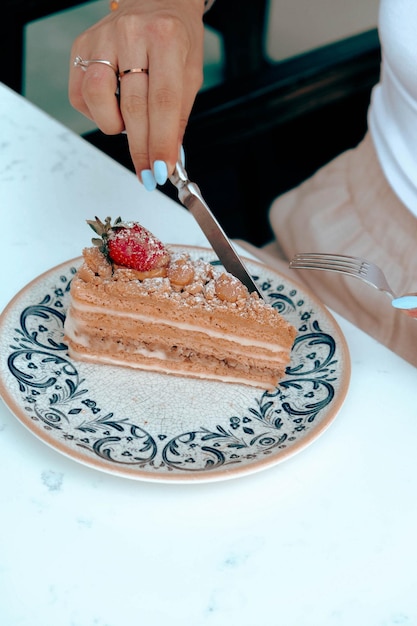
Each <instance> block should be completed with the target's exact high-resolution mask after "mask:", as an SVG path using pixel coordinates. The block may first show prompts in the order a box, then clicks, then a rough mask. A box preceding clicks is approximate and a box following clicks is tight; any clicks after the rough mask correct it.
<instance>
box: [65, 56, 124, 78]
mask: <svg viewBox="0 0 417 626" xmlns="http://www.w3.org/2000/svg"><path fill="white" fill-rule="evenodd" d="M93 63H102V64H103V65H107V66H108V67H111V69H112V70H113V72H114V73H115V74H116V75H117V72H118V68H117V67H116V66H115V65H114V64H113V63H111V62H110V61H106V60H105V59H82V58H81V57H80V56H76V57H75V59H74V65H75V66H76V67H81V69H82V70H83V71H84V72H85V71H86V70H87V67H89V65H92V64H93Z"/></svg>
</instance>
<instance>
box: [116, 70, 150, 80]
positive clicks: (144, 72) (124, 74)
mask: <svg viewBox="0 0 417 626" xmlns="http://www.w3.org/2000/svg"><path fill="white" fill-rule="evenodd" d="M126 74H149V70H147V69H146V68H144V67H133V68H132V69H131V70H123V72H119V74H118V79H119V80H120V79H121V78H123V76H126Z"/></svg>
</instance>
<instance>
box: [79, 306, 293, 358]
mask: <svg viewBox="0 0 417 626" xmlns="http://www.w3.org/2000/svg"><path fill="white" fill-rule="evenodd" d="M71 306H72V307H73V308H74V310H75V311H80V312H85V313H100V314H101V315H103V307H99V306H95V305H93V304H84V303H82V304H81V303H80V302H76V301H75V300H72V302H71ZM106 315H111V316H117V317H127V318H130V319H134V320H139V321H141V322H145V323H146V324H150V325H158V324H163V325H165V326H171V327H174V328H179V329H180V330H186V331H187V330H188V331H194V332H200V333H204V334H205V335H207V336H208V337H214V338H216V339H223V340H227V341H233V340H234V341H236V340H238V342H239V343H240V344H241V345H242V346H253V347H257V348H264V349H266V350H269V351H270V352H274V353H275V352H276V353H279V352H282V351H286V352H287V351H288V350H287V348H285V347H284V346H282V345H280V344H277V343H276V344H272V345H271V344H270V343H268V342H267V341H259V340H257V339H248V338H247V337H245V336H243V335H239V336H238V337H233V336H231V335H228V334H227V333H224V332H222V331H219V330H215V329H208V328H205V327H202V326H198V325H197V324H187V323H185V322H178V321H175V322H174V321H172V320H167V319H163V318H160V319H158V320H157V321H156V322H155V321H154V320H153V319H152V318H151V317H149V316H148V315H141V314H140V313H131V312H129V311H118V310H117V309H111V308H107V307H106ZM67 319H68V318H67Z"/></svg>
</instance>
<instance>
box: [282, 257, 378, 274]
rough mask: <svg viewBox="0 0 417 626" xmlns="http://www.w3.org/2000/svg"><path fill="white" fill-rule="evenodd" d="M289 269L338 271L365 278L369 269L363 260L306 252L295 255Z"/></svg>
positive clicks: (366, 262)
mask: <svg viewBox="0 0 417 626" xmlns="http://www.w3.org/2000/svg"><path fill="white" fill-rule="evenodd" d="M290 268H292V269H317V270H331V271H334V272H337V271H339V272H343V273H352V274H354V275H358V274H359V275H362V276H366V274H367V272H368V269H369V263H368V261H366V260H365V259H359V258H357V257H353V256H340V255H338V254H325V253H320V252H308V253H307V252H306V253H302V254H296V255H295V256H294V258H293V259H292V260H291V262H290Z"/></svg>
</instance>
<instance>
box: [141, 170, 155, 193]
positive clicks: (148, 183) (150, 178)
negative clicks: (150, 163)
mask: <svg viewBox="0 0 417 626" xmlns="http://www.w3.org/2000/svg"><path fill="white" fill-rule="evenodd" d="M140 176H141V178H142V182H143V186H144V187H145V189H146V190H147V191H153V190H154V189H156V180H155V177H154V175H153V174H152V170H142V171H141V173H140Z"/></svg>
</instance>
